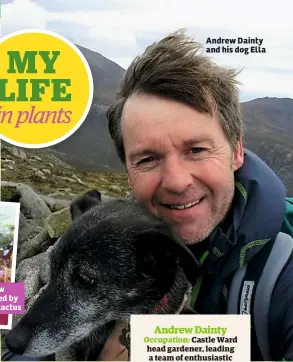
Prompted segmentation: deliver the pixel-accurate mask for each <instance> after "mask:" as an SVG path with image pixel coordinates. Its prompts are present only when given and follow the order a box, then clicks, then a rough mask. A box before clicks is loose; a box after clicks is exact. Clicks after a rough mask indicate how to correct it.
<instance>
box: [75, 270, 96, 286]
mask: <svg viewBox="0 0 293 362" xmlns="http://www.w3.org/2000/svg"><path fill="white" fill-rule="evenodd" d="M75 278H76V279H77V280H78V282H79V283H81V284H91V285H93V284H94V283H95V279H93V278H90V277H88V276H86V275H84V274H81V273H75Z"/></svg>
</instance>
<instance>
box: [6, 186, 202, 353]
mask: <svg viewBox="0 0 293 362" xmlns="http://www.w3.org/2000/svg"><path fill="white" fill-rule="evenodd" d="M70 210H71V215H72V218H73V223H72V225H71V227H70V228H69V229H68V230H67V231H66V232H65V233H64V235H63V236H62V237H61V238H60V239H59V241H58V244H57V245H56V246H55V247H53V249H52V251H51V253H50V258H51V264H50V273H51V274H50V282H49V284H48V286H47V287H46V288H45V290H44V292H43V293H42V294H41V295H40V296H39V297H38V299H37V300H36V301H35V303H34V304H33V305H32V307H31V308H30V309H29V310H28V312H27V313H26V314H25V315H24V316H23V318H22V319H21V320H20V322H19V323H18V325H17V326H16V327H15V328H14V329H13V330H12V331H11V332H10V334H9V335H8V338H7V342H8V346H10V349H11V350H13V351H15V352H17V353H27V354H30V355H46V354H49V353H53V352H56V351H58V349H60V348H61V347H62V348H64V347H66V346H70V345H71V344H72V343H74V342H77V341H79V340H81V339H82V338H84V337H85V336H86V335H88V334H89V333H90V332H91V331H92V330H94V329H96V328H97V327H98V326H101V325H105V324H106V323H108V322H109V321H113V320H123V319H125V320H128V319H129V316H130V314H144V313H151V312H152V310H153V309H154V307H155V306H156V305H157V303H158V302H159V301H160V300H161V298H162V297H163V296H164V295H165V294H166V293H168V291H169V290H170V289H171V287H172V285H173V284H174V280H175V277H176V273H177V272H178V270H181V271H182V270H184V271H185V274H186V275H187V279H193V278H195V277H196V275H197V270H196V268H197V264H196V261H195V259H194V258H193V256H192V254H191V253H190V251H189V249H188V248H187V247H186V246H185V245H184V244H183V243H182V244H181V243H180V242H179V241H176V240H175V239H173V238H171V237H170V234H169V230H168V228H167V226H166V225H165V224H164V223H162V222H160V221H158V220H156V219H154V218H153V217H151V216H150V215H148V214H147V213H146V212H145V210H144V209H143V207H142V206H141V205H139V204H138V203H137V202H135V201H128V200H114V201H109V202H107V203H102V202H101V197H100V194H99V193H98V192H89V193H87V194H85V195H84V196H83V197H81V198H79V199H77V200H76V201H74V202H73V203H72V205H71V207H70ZM192 281H193V280H192ZM192 281H191V282H192Z"/></svg>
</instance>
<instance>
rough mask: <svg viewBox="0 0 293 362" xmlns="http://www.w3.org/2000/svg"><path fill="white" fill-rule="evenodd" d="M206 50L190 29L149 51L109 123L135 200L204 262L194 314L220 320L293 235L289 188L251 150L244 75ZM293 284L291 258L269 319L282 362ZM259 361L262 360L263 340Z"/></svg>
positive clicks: (292, 315) (289, 342)
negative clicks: (240, 278)
mask: <svg viewBox="0 0 293 362" xmlns="http://www.w3.org/2000/svg"><path fill="white" fill-rule="evenodd" d="M199 51H200V45H199V44H197V43H196V42H193V41H191V40H190V39H188V38H187V37H186V36H185V35H184V33H183V32H181V31H179V32H176V33H174V34H171V35H170V36H167V37H166V38H164V39H162V40H161V41H159V42H157V43H154V44H153V45H151V46H149V47H148V48H147V49H146V50H145V52H144V53H143V54H142V55H141V56H139V57H137V58H136V59H135V60H134V61H133V63H132V64H131V66H130V67H129V69H128V70H127V71H126V74H125V77H124V79H123V82H122V84H121V89H120V90H119V93H118V95H117V99H116V102H115V104H113V105H112V106H111V107H110V109H109V111H108V114H107V117H108V121H109V130H110V134H111V137H112V138H113V140H114V142H115V146H116V149H117V152H118V155H119V157H120V159H121V160H122V162H123V163H124V164H125V167H126V169H127V173H128V176H129V184H130V186H131V188H132V190H133V193H134V195H135V197H136V198H137V199H138V200H139V201H141V202H142V203H143V204H144V205H145V207H146V208H147V209H148V211H149V212H150V213H151V214H153V215H155V216H156V217H158V218H160V219H163V220H165V221H167V222H168V223H169V224H170V225H171V227H172V230H173V232H174V235H176V236H177V237H180V238H182V239H183V240H184V241H185V242H186V244H188V245H189V246H190V249H191V250H192V251H193V252H194V255H195V256H196V257H197V258H198V259H200V260H201V262H202V276H201V279H200V282H199V283H198V285H197V289H196V292H195V294H194V298H193V301H194V309H195V310H196V311H197V312H199V313H202V314H220V313H226V312H227V299H228V295H229V287H230V283H231V280H232V278H233V275H234V273H235V272H236V271H237V270H238V269H239V268H240V267H241V266H243V265H245V264H251V263H254V260H253V258H256V257H257V256H258V255H260V254H259V253H261V252H262V250H264V248H265V247H266V245H269V244H271V243H272V242H273V241H274V240H275V238H276V235H277V234H278V232H279V231H283V232H286V233H288V234H291V236H292V235H293V234H292V229H291V226H290V224H289V221H288V219H287V218H286V214H285V213H286V201H285V196H286V194H285V188H284V186H283V184H282V183H281V181H280V180H279V179H278V178H277V176H276V175H275V174H274V173H273V171H272V170H271V169H269V168H268V167H267V166H266V165H265V164H264V163H263V162H262V161H261V160H260V159H259V158H258V157H257V156H256V155H254V154H253V153H251V152H249V151H248V150H244V148H243V122H242V116H241V112H240V104H239V96H238V89H237V85H238V83H237V81H236V79H235V78H236V75H237V73H236V72H235V71H233V70H231V69H224V68H221V67H219V66H218V65H216V64H215V63H213V62H212V61H211V60H210V59H208V58H207V57H205V56H203V55H202V54H200V53H199ZM289 216H290V215H289ZM287 217H288V215H287ZM290 217H291V218H292V215H291V216H290ZM291 221H293V220H292V219H291ZM292 283H293V262H292V261H291V262H290V263H288V265H287V267H286V268H285V270H284V272H283V273H282V274H281V276H280V279H279V281H278V284H277V286H276V288H275V291H274V294H273V297H272V304H271V308H270V313H269V333H270V345H271V346H272V350H271V355H272V358H273V360H281V359H283V358H284V359H285V360H293V288H292ZM251 359H252V360H261V359H262V356H261V355H260V351H259V348H258V345H257V341H256V338H255V336H254V334H252V348H251Z"/></svg>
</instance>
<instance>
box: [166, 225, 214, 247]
mask: <svg viewBox="0 0 293 362" xmlns="http://www.w3.org/2000/svg"><path fill="white" fill-rule="evenodd" d="M172 230H173V233H174V236H175V237H177V238H179V239H181V240H182V241H184V243H185V244H187V245H192V244H197V243H200V242H201V241H203V240H205V239H206V238H207V237H208V235H209V233H204V232H199V230H194V228H193V229H192V228H191V229H190V230H188V229H187V228H186V227H182V226H181V227H180V226H173V228H172Z"/></svg>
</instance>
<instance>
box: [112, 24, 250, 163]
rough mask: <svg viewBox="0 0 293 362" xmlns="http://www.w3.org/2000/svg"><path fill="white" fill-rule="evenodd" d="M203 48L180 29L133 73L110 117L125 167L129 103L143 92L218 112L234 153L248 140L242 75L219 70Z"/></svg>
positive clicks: (151, 49) (148, 51)
mask: <svg viewBox="0 0 293 362" xmlns="http://www.w3.org/2000/svg"><path fill="white" fill-rule="evenodd" d="M201 48H202V46H201V45H200V44H199V43H197V42H195V41H193V40H192V39H189V38H188V37H187V36H186V35H185V33H184V31H183V30H179V31H177V32H175V33H172V34H170V35H168V36H167V37H165V38H163V39H162V40H160V41H159V42H155V43H153V44H152V45H150V46H148V47H147V48H146V50H145V51H144V53H143V54H142V55H141V56H137V57H136V58H135V59H134V60H133V62H132V63H131V65H130V66H129V68H128V69H127V71H126V73H125V75H124V78H123V80H122V83H121V86H120V90H119V91H118V93H117V97H116V102H115V103H114V104H113V105H112V106H111V107H110V108H109V109H108V112H107V118H108V122H109V131H110V135H111V137H112V139H113V140H114V143H115V147H116V150H117V152H118V155H119V158H120V159H121V161H122V162H123V163H124V164H125V151H124V145H123V139H122V132H121V116H122V112H123V107H124V104H125V102H126V100H127V99H128V98H129V97H130V96H131V95H133V94H138V93H144V94H150V95H156V96H159V97H163V98H167V99H172V100H175V101H179V102H182V103H185V104H187V105H190V106H192V107H194V108H195V109H196V110H197V111H199V112H202V113H205V114H209V115H211V116H212V115H213V114H214V112H216V113H215V114H217V116H218V118H219V121H220V123H221V125H222V127H223V130H224V132H225V134H226V136H227V139H228V141H229V143H230V145H231V148H232V149H233V150H234V149H235V147H236V145H237V141H238V140H239V139H240V138H241V137H242V136H243V121H242V115H241V111H240V103H239V95H238V88H237V85H238V84H239V83H238V82H237V81H236V75H237V74H238V72H236V71H235V70H234V69H230V68H223V67H220V66H218V65H217V64H215V63H214V62H213V61H212V60H211V59H209V58H208V57H206V56H204V55H202V54H200V53H199V51H200V49H201Z"/></svg>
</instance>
